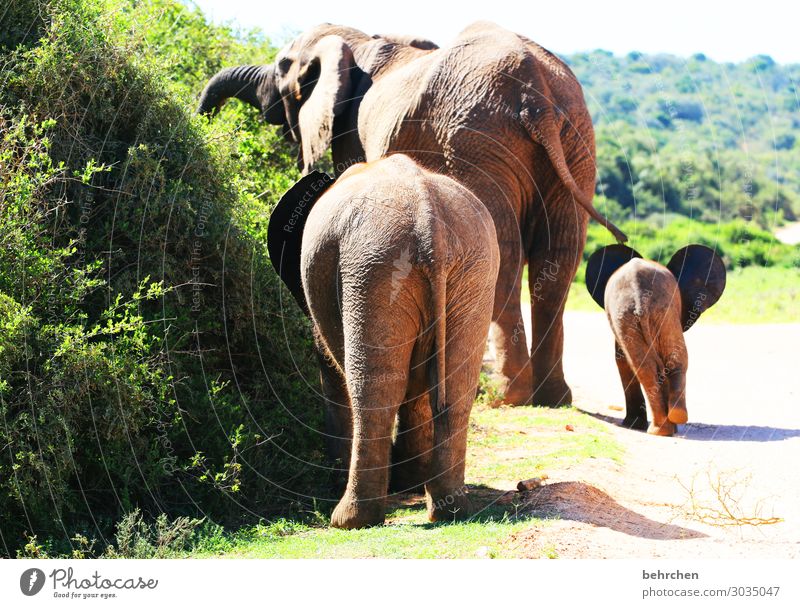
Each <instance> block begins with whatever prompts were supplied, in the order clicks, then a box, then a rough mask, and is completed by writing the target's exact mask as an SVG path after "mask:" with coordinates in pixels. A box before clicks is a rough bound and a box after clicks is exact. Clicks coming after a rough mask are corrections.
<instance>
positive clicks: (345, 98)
mask: <svg viewBox="0 0 800 608" xmlns="http://www.w3.org/2000/svg"><path fill="white" fill-rule="evenodd" d="M355 65H356V64H355V60H354V59H353V52H352V51H351V50H350V47H349V46H348V45H347V43H346V42H345V40H344V38H342V37H341V36H325V37H324V38H322V39H321V40H320V41H319V42H317V44H316V45H315V46H314V48H313V50H312V52H311V59H310V60H309V61H308V63H307V64H306V66H305V67H304V68H303V70H302V71H301V73H300V75H299V76H298V80H299V81H300V83H302V84H301V91H302V92H303V96H304V97H305V91H306V90H308V89H311V94H310V95H309V97H308V99H305V100H304V101H303V105H302V106H301V107H300V113H299V116H298V124H299V127H300V140H301V142H300V151H301V154H302V157H301V159H300V170H301V171H302V172H303V174H304V175H305V174H307V173H308V172H309V171H310V170H311V167H313V166H314V164H315V163H316V162H317V161H319V159H320V158H322V155H323V154H324V153H325V150H327V149H328V147H329V146H330V145H331V140H332V138H333V119H334V117H336V116H339V115H340V114H341V113H342V112H344V110H345V108H346V107H347V105H348V104H349V103H350V98H351V97H352V92H351V89H352V83H353V73H352V72H353V70H354V68H355ZM312 87H313V88H312Z"/></svg>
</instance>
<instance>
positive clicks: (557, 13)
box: [194, 0, 800, 63]
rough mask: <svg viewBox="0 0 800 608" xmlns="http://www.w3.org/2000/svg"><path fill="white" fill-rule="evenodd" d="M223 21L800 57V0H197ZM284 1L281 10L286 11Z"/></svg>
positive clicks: (275, 35) (267, 27) (276, 37)
mask: <svg viewBox="0 0 800 608" xmlns="http://www.w3.org/2000/svg"><path fill="white" fill-rule="evenodd" d="M194 2H195V3H196V4H197V5H198V6H200V8H201V9H203V11H204V12H205V13H206V14H207V15H208V16H210V17H211V19H212V20H213V21H215V22H218V23H219V22H235V23H237V24H239V25H241V26H244V27H259V28H261V29H262V30H264V32H266V33H267V35H269V37H270V38H271V39H272V40H273V41H274V42H275V43H281V44H282V43H283V42H285V41H287V40H289V39H291V38H292V37H293V35H294V34H295V33H297V32H301V31H303V30H305V29H308V28H309V27H311V26H313V25H317V24H319V23H325V22H330V23H338V24H343V25H349V26H352V27H355V28H358V29H360V30H363V31H365V32H368V33H370V34H378V33H380V34H392V33H402V34H414V35H416V36H424V37H426V38H430V39H431V40H433V41H434V42H436V43H437V44H439V45H444V44H446V43H447V41H448V40H450V39H452V38H453V37H454V36H455V35H456V34H457V33H458V32H459V31H460V30H461V29H463V28H464V27H465V26H466V25H468V24H469V23H471V22H473V21H477V20H480V19H487V20H490V21H494V22H496V23H498V24H500V25H502V26H504V27H507V28H508V29H511V30H513V31H515V32H518V33H520V34H525V35H526V36H528V37H529V38H532V39H533V40H535V41H536V42H538V43H539V44H541V45H542V46H544V47H546V48H548V49H550V50H551V51H554V52H556V53H560V54H569V53H574V52H577V51H590V50H594V49H598V48H602V49H605V50H608V51H612V52H614V53H615V54H618V55H624V54H626V53H629V52H630V51H641V52H644V53H671V54H674V55H679V56H683V57H688V56H689V55H692V54H694V53H704V54H705V55H707V56H708V57H710V58H711V59H714V60H716V61H733V62H738V61H742V60H744V59H747V58H748V57H752V56H753V55H759V54H764V55H770V56H771V57H772V58H773V59H775V60H776V61H778V62H780V63H800V1H798V0H793V1H787V0H749V1H747V2H743V1H741V0H732V1H729V2H724V1H723V2H719V1H716V0H662V1H654V0H639V1H638V2H637V1H634V0H600V1H596V2H590V1H585V0H581V1H579V2H577V1H573V2H569V1H567V0H483V1H481V2H478V1H476V0H465V1H460V2H454V1H453V0H444V1H442V0H388V1H387V0H372V1H365V0H346V1H345V0H340V1H339V2H335V1H332V0H327V1H322V0H295V1H294V2H291V1H286V0H282V1H281V2H278V1H277V0H271V1H268V0H194ZM275 7H279V8H278V9H277V10H276V8H275Z"/></svg>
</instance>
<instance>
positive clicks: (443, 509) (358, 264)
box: [268, 154, 499, 528]
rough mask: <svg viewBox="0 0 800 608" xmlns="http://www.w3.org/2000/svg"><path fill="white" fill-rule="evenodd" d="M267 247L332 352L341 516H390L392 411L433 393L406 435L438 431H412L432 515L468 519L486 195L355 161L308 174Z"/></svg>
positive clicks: (486, 265)
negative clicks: (342, 464)
mask: <svg viewBox="0 0 800 608" xmlns="http://www.w3.org/2000/svg"><path fill="white" fill-rule="evenodd" d="M268 249H269V253H270V257H271V259H272V261H273V265H274V266H275V268H276V269H277V271H278V274H279V275H280V277H281V279H282V280H283V281H284V282H285V283H286V285H287V287H288V288H289V290H290V291H291V293H292V294H293V295H294V297H295V298H296V299H297V301H298V303H299V304H300V306H301V307H302V308H303V309H304V310H305V311H306V312H307V313H308V314H309V316H310V317H311V320H312V322H313V325H314V333H315V339H316V342H317V348H318V350H319V351H320V353H322V356H323V357H324V358H326V359H327V365H326V364H323V365H322V376H323V391H324V393H325V395H326V399H327V402H328V403H327V406H328V416H329V419H330V418H332V419H333V420H329V421H330V422H331V424H330V425H329V429H333V430H334V431H333V432H339V433H340V434H343V435H345V436H346V438H347V442H346V447H345V448H344V450H345V453H346V454H347V455H348V456H349V463H350V468H349V475H348V481H347V488H346V490H345V493H344V496H343V497H342V499H341V500H340V502H339V504H338V505H337V507H336V509H335V510H334V512H333V516H332V518H331V524H332V525H333V526H336V527H340V528H359V527H364V526H370V525H374V524H380V523H382V522H383V521H384V517H385V501H386V494H387V487H388V482H389V465H390V458H391V456H390V454H391V450H392V430H393V426H394V422H395V417H396V416H397V414H398V412H400V414H401V416H402V415H403V409H404V408H415V411H417V412H419V410H420V409H421V408H420V404H422V403H424V404H429V405H426V407H427V412H425V415H424V416H422V417H421V418H420V420H419V421H418V423H417V424H415V425H413V426H412V427H411V430H410V431H408V433H411V434H414V433H419V434H421V435H422V434H425V433H427V432H429V430H430V429H431V428H432V435H433V437H432V438H430V441H426V440H425V438H420V440H419V441H406V444H407V445H417V446H420V447H419V448H418V449H419V450H420V451H425V452H426V453H425V454H423V453H417V454H407V455H406V457H408V458H412V457H413V458H415V459H416V461H417V462H419V463H422V462H424V463H426V469H425V470H424V471H421V472H420V475H421V479H422V480H423V481H424V485H425V491H426V495H427V502H428V516H429V518H430V519H431V520H432V521H436V520H443V519H452V518H453V517H463V516H466V515H467V514H468V512H469V505H468V502H469V501H468V499H467V496H466V494H465V492H464V488H463V486H464V458H465V453H466V442H467V423H468V418H469V413H470V409H471V407H472V402H473V400H474V398H475V391H476V386H477V378H478V374H479V372H480V366H481V360H482V356H483V350H484V342H485V339H486V334H487V332H488V329H489V323H490V320H491V316H492V306H493V300H494V286H495V282H496V280H497V272H498V266H499V252H498V245H497V237H496V234H495V229H494V223H493V221H492V218H491V216H490V215H489V212H488V211H487V210H486V208H485V207H484V205H483V204H482V203H481V202H480V201H479V200H478V199H477V198H476V197H475V196H474V195H473V194H472V193H471V192H470V191H469V190H467V189H466V188H465V187H463V186H461V185H459V184H458V183H457V182H455V181H454V180H452V179H451V178H449V177H445V176H442V175H437V174H433V173H430V172H428V171H426V170H424V169H422V168H420V167H419V166H418V165H417V164H416V163H415V162H414V161H413V160H411V159H410V158H409V157H407V156H405V155H401V154H395V155H392V156H389V157H386V158H384V159H381V160H378V161H375V162H371V163H367V164H364V163H361V164H357V165H353V166H352V167H350V168H349V169H348V170H347V171H345V172H344V173H343V174H342V175H341V176H340V177H339V178H338V179H337V180H336V182H335V183H333V180H332V178H330V177H329V176H327V175H325V174H322V173H318V172H313V173H310V174H309V175H307V176H305V177H303V178H302V179H301V180H300V181H299V182H298V183H297V184H295V186H293V187H292V188H291V189H290V190H289V192H287V193H286V194H285V195H284V197H283V198H282V199H281V201H280V202H279V203H278V205H277V207H276V208H275V210H274V211H273V213H272V216H271V217H270V224H269V231H268ZM343 405H344V407H342V406H343ZM328 432H329V433H331V432H332V431H331V430H329V431H328ZM350 438H352V445H350V441H349V440H350ZM421 446H427V447H426V448H423V447H421ZM427 452H430V453H427Z"/></svg>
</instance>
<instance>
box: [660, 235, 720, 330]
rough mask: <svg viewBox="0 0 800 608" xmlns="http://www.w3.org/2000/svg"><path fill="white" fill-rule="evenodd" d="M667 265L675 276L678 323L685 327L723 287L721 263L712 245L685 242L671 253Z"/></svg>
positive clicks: (715, 298)
mask: <svg viewBox="0 0 800 608" xmlns="http://www.w3.org/2000/svg"><path fill="white" fill-rule="evenodd" d="M667 268H669V270H670V272H672V274H674V275H675V278H676V279H677V280H678V289H679V291H680V293H681V323H682V324H683V331H687V330H688V329H689V328H690V327H691V326H692V325H694V323H695V321H697V319H698V318H699V317H700V315H701V314H703V313H704V312H705V311H706V310H708V309H709V308H711V306H713V305H714V304H716V302H717V300H719V299H720V297H721V296H722V292H723V291H725V280H726V272H725V264H724V263H723V261H722V258H720V257H719V256H718V255H717V254H716V252H715V251H714V250H713V249H711V248H709V247H706V246H705V245H687V246H686V247H684V248H683V249H679V250H678V251H677V252H676V253H675V255H673V256H672V259H671V260H670V261H669V263H668V264H667Z"/></svg>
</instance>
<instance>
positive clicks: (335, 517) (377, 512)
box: [331, 493, 386, 530]
mask: <svg viewBox="0 0 800 608" xmlns="http://www.w3.org/2000/svg"><path fill="white" fill-rule="evenodd" d="M385 519H386V501H385V500H384V499H373V500H360V501H359V500H356V499H354V498H352V497H351V496H349V495H348V494H347V493H345V495H344V497H343V498H342V499H341V500H340V501H339V504H338V505H336V508H335V509H334V510H333V514H332V515H331V526H332V527H334V528H344V529H345V530H354V529H356V528H368V527H370V526H379V525H380V524H382V523H383V522H384V520H385Z"/></svg>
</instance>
